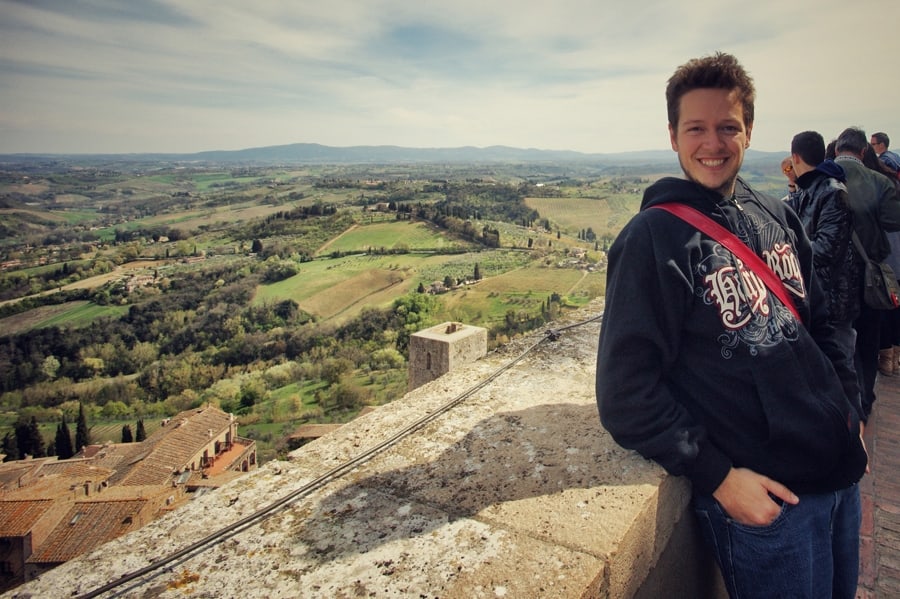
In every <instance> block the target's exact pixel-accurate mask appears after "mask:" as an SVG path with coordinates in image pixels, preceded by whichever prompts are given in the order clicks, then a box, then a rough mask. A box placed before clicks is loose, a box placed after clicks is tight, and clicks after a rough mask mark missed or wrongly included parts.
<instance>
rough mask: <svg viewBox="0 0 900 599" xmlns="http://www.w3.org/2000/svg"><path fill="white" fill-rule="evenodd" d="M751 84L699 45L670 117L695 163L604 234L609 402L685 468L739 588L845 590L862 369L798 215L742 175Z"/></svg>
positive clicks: (673, 96)
mask: <svg viewBox="0 0 900 599" xmlns="http://www.w3.org/2000/svg"><path fill="white" fill-rule="evenodd" d="M754 96H755V92H754V87H753V82H752V80H751V78H750V77H749V76H748V74H747V73H746V71H745V70H744V69H743V67H742V66H741V65H740V64H739V63H738V61H737V60H736V59H735V58H734V57H733V56H731V55H729V54H724V53H717V54H715V55H712V56H707V57H703V58H698V59H694V60H691V61H689V62H687V63H686V64H684V65H682V66H681V67H679V68H678V69H677V70H676V72H675V73H674V74H673V76H672V77H671V78H670V79H669V82H668V86H667V89H666V99H667V105H668V120H669V134H670V139H671V143H672V148H673V150H675V151H676V152H677V154H678V159H679V163H680V165H681V168H682V171H683V172H684V175H685V178H686V180H683V179H676V178H663V179H661V180H659V181H658V182H656V183H655V184H653V185H651V186H650V187H649V188H648V189H647V190H646V192H645V194H644V198H643V201H642V204H641V210H640V211H639V212H638V214H637V215H635V216H634V217H633V218H632V220H631V221H630V222H629V223H628V224H627V225H626V226H625V228H624V229H623V230H622V232H621V233H620V235H619V236H618V237H617V238H616V241H615V242H614V243H613V246H612V247H611V248H610V252H609V268H608V273H607V291H606V304H605V309H604V317H603V326H602V329H601V333H600V345H599V350H598V355H597V375H596V377H597V378H596V392H597V402H598V407H599V411H600V419H601V422H602V424H603V426H604V427H605V428H606V429H607V430H608V431H609V432H610V434H611V435H612V436H613V438H614V439H615V440H616V441H617V442H618V443H619V444H620V445H622V446H623V447H626V448H629V449H635V450H637V451H638V452H640V453H641V454H642V455H643V456H645V457H647V458H650V459H652V460H654V461H656V462H657V463H659V464H660V465H661V466H662V467H663V468H665V469H666V470H667V471H668V472H669V473H671V474H674V475H683V476H686V477H688V478H689V479H690V481H691V482H692V484H693V500H692V501H693V506H694V512H695V514H696V515H697V517H698V519H699V522H700V524H701V529H702V530H703V533H704V537H705V538H706V540H707V541H708V543H709V545H710V547H711V548H712V549H713V550H714V552H715V554H716V557H717V561H718V563H719V566H720V568H721V570H722V573H723V579H724V581H725V584H726V587H727V588H728V591H729V593H730V594H731V595H732V597H742V598H745V599H746V598H752V597H760V598H762V597H765V598H770V597H810V598H818V597H830V596H831V597H848V598H852V597H854V596H855V593H856V586H857V576H858V567H859V565H858V556H859V524H860V501H859V488H858V486H857V482H858V481H859V479H860V478H861V477H862V475H863V473H864V472H865V469H866V464H867V456H866V453H865V448H864V446H863V443H862V439H861V437H860V433H861V429H860V420H859V416H858V413H857V410H856V409H854V405H853V404H854V398H851V397H848V393H847V391H846V390H847V389H850V388H852V386H853V384H854V383H853V381H854V379H855V373H854V372H853V371H852V369H848V368H847V367H846V364H845V363H844V361H842V360H841V355H842V348H841V343H840V340H839V339H838V338H837V336H836V335H835V330H834V327H833V326H832V325H831V323H830V322H829V320H828V302H827V301H826V299H825V297H824V295H823V292H822V288H821V285H820V284H819V282H818V279H817V277H816V275H815V271H814V268H813V248H812V247H811V245H810V241H809V238H808V237H807V235H806V233H805V231H804V228H803V224H802V222H801V221H800V219H799V218H798V217H797V215H796V213H795V212H794V211H793V210H791V209H790V207H789V206H788V205H787V204H786V203H785V202H782V201H779V200H776V199H774V198H771V197H768V196H765V195H763V194H760V193H758V192H757V191H755V190H753V189H752V188H751V187H750V186H749V185H747V184H746V182H744V181H743V180H742V179H741V178H740V177H739V176H738V172H739V170H740V168H741V164H742V162H743V157H744V151H745V150H746V148H747V147H748V146H749V144H750V137H751V132H752V128H753V120H754ZM672 202H674V203H680V204H685V205H688V206H690V207H693V208H695V209H696V210H698V211H700V212H701V213H703V214H705V215H706V216H708V217H709V218H711V219H712V220H714V221H715V222H716V223H718V224H719V225H721V226H723V227H725V228H726V229H728V230H730V231H731V232H732V233H734V234H735V235H737V236H738V237H739V238H740V240H741V241H742V242H743V243H745V244H746V245H747V246H748V247H749V248H750V249H751V250H752V251H753V252H755V253H756V254H757V255H758V256H759V257H761V258H762V259H763V260H764V261H765V262H766V263H767V264H768V266H769V267H770V268H771V269H772V270H773V271H774V272H775V274H776V276H777V278H778V279H781V281H782V282H783V284H784V286H785V287H786V288H787V290H788V294H789V296H790V297H789V300H790V303H792V304H793V306H788V305H786V304H784V303H782V302H781V300H779V299H778V298H777V297H776V294H775V293H774V292H771V291H770V290H769V289H768V288H767V287H766V286H765V285H764V284H763V280H762V279H761V278H760V275H759V274H758V273H756V272H755V271H753V270H751V269H750V268H749V267H748V266H747V265H746V264H744V262H743V261H741V260H740V259H738V258H737V257H736V256H735V255H734V254H732V253H731V252H730V251H728V250H727V249H725V247H724V246H723V245H722V244H721V243H719V242H718V241H717V240H715V239H713V238H711V237H709V236H707V235H706V234H704V233H701V232H700V231H698V230H697V229H696V228H695V227H694V226H693V225H691V224H688V223H687V222H685V221H682V220H681V219H679V218H678V217H676V216H674V215H672V214H669V213H668V212H666V211H664V210H660V209H655V206H657V205H658V204H663V203H672ZM795 311H796V315H795Z"/></svg>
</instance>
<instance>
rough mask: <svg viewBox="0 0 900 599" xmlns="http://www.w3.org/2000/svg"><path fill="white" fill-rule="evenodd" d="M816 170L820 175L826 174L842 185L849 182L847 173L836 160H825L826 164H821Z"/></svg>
mask: <svg viewBox="0 0 900 599" xmlns="http://www.w3.org/2000/svg"><path fill="white" fill-rule="evenodd" d="M816 170H817V171H819V172H820V173H825V175H827V176H829V177H834V178H835V179H837V180H838V181H840V182H841V183H846V182H847V173H845V172H844V168H843V167H842V166H841V165H840V164H838V163H837V162H835V161H834V160H831V159H830V158H829V159H827V160H825V161H824V162H822V164H820V165H819V166H817V167H816Z"/></svg>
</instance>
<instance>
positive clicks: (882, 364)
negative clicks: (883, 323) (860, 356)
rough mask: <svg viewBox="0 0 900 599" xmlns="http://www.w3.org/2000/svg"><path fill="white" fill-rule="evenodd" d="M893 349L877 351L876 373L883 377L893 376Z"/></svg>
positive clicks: (894, 360)
mask: <svg viewBox="0 0 900 599" xmlns="http://www.w3.org/2000/svg"><path fill="white" fill-rule="evenodd" d="M895 362H896V359H895V358H894V348H893V347H889V348H887V349H881V350H878V372H880V373H881V374H883V375H884V376H894V364H895Z"/></svg>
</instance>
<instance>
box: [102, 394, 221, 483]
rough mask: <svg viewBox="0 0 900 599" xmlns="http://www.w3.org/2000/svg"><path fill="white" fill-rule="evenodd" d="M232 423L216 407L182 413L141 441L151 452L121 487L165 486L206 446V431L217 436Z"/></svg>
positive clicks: (126, 477) (207, 437) (129, 474)
mask: <svg viewBox="0 0 900 599" xmlns="http://www.w3.org/2000/svg"><path fill="white" fill-rule="evenodd" d="M231 423H232V417H231V415H230V414H228V413H226V412H223V411H222V410H219V409H217V408H212V407H208V408H202V409H199V410H193V411H187V412H181V413H180V414H178V415H177V416H175V417H174V418H172V420H170V421H169V422H168V423H167V424H166V425H165V426H162V427H160V428H158V429H157V430H155V431H154V432H153V434H152V435H150V437H148V438H147V439H146V440H145V441H144V443H145V444H147V446H149V447H151V448H152V449H150V451H149V453H148V454H147V455H146V456H145V457H144V459H143V460H141V461H140V463H138V464H137V465H136V466H135V467H134V468H133V469H132V470H131V471H130V472H129V473H128V474H127V475H126V476H125V478H124V479H123V480H122V481H121V483H120V484H122V485H154V484H155V485H162V484H165V483H166V481H168V480H169V479H170V478H171V476H172V474H173V472H174V471H175V470H176V469H181V468H184V467H185V466H186V465H188V463H189V462H190V460H191V458H193V457H194V455H196V454H197V452H199V451H201V450H202V449H203V447H205V446H206V444H207V443H209V435H208V431H212V433H213V435H218V434H220V433H221V432H222V431H223V430H225V429H227V428H228V427H229V426H231Z"/></svg>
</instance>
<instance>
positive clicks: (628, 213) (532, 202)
mask: <svg viewBox="0 0 900 599" xmlns="http://www.w3.org/2000/svg"><path fill="white" fill-rule="evenodd" d="M640 201H641V195H640V194H634V193H629V194H614V195H610V196H608V197H605V198H603V199H593V198H528V199H527V200H526V203H527V204H528V207H529V208H534V209H535V210H537V211H538V212H540V213H541V216H542V217H544V218H548V219H550V221H551V222H553V223H556V224H557V225H559V227H560V228H562V229H563V230H565V231H568V232H570V233H572V232H578V231H580V230H582V229H586V228H588V227H590V228H591V229H593V231H594V233H595V234H596V235H597V236H598V237H600V236H602V235H607V234H608V235H612V236H613V237H615V236H616V235H618V234H619V231H621V230H622V227H624V226H625V223H627V222H628V220H629V219H630V218H631V217H632V216H634V215H635V214H636V213H637V211H638V207H639V206H640Z"/></svg>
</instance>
